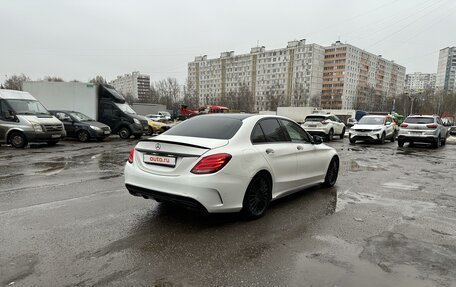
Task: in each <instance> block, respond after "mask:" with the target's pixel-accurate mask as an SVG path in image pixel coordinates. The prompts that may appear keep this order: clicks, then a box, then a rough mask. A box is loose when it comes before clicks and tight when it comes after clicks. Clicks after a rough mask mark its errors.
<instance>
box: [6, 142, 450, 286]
mask: <svg viewBox="0 0 456 287" xmlns="http://www.w3.org/2000/svg"><path fill="white" fill-rule="evenodd" d="M453 142H454V141H453ZM135 143H136V142H135V141H134V140H129V141H122V140H120V139H119V138H109V139H107V140H106V141H105V142H101V143H100V142H92V143H78V142H75V141H62V142H61V143H59V144H58V145H57V146H55V147H46V146H32V147H31V148H27V149H24V150H17V149H13V148H12V147H9V146H0V286H107V285H109V286H456V145H452V144H447V145H446V146H445V147H442V148H440V149H438V150H435V149H431V148H429V147H427V146H419V145H417V146H412V147H410V146H408V145H406V146H405V147H404V148H398V147H397V143H385V144H384V145H378V144H372V145H367V144H356V145H350V144H349V143H348V139H344V140H340V139H339V140H335V141H333V142H330V143H328V144H329V145H330V146H333V147H334V148H336V149H337V151H338V152H339V155H340V158H341V170H340V173H339V179H338V181H337V184H336V186H335V187H333V188H330V189H327V188H321V187H314V188H310V189H306V190H303V191H301V192H299V193H297V194H294V195H292V196H289V197H287V198H284V199H282V200H279V201H277V202H274V203H273V204H272V206H271V207H270V210H269V211H268V213H267V214H266V216H264V217H263V218H261V219H258V220H255V221H245V220H244V219H243V218H242V217H240V216H239V215H237V214H226V215H211V216H207V215H202V214H199V213H196V212H193V211H189V210H186V209H183V208H180V207H176V206H173V205H170V204H159V203H157V202H155V201H153V200H145V199H142V198H138V197H133V196H131V195H129V194H128V192H127V190H126V189H125V187H124V185H123V166H124V164H125V161H126V159H127V158H128V153H129V151H130V149H131V148H132V147H133V146H134V144H135Z"/></svg>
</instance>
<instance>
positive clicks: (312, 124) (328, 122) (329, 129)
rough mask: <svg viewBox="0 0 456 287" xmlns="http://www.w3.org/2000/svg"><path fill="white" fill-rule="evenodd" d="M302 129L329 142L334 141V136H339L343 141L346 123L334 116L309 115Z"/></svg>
mask: <svg viewBox="0 0 456 287" xmlns="http://www.w3.org/2000/svg"><path fill="white" fill-rule="evenodd" d="M302 127H303V128H304V129H305V130H306V131H307V132H308V133H309V134H311V135H318V136H322V137H325V138H326V139H327V140H328V141H332V140H333V137H334V135H338V136H339V137H340V139H343V138H344V136H345V125H344V123H343V122H342V121H341V120H340V119H339V118H338V117H337V116H335V115H332V114H311V115H308V116H307V117H306V118H305V120H304V123H303V124H302Z"/></svg>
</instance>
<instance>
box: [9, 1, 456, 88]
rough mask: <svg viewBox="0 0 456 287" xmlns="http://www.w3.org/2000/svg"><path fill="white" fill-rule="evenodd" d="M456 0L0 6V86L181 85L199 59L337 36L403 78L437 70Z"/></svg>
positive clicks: (455, 22)
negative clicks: (169, 81)
mask: <svg viewBox="0 0 456 287" xmlns="http://www.w3.org/2000/svg"><path fill="white" fill-rule="evenodd" d="M454 15H456V1H455V0H382V1H378V0H375V1H374V0H344V1H340V0H319V1H316V0H313V1H304V0H295V1H291V0H290V1H288V0H280V1H268V0H261V1H260V0H258V1H257V0H234V1H233V0H231V1H217V0H201V1H190V0H187V1H186V0H182V1H172V0H171V1H170V0H161V1H145V0H144V1H139V0H137V1H131V0H129V1H113V0H109V1H100V0H87V1H86V0H70V1H66V0H55V1H51V0H0V39H1V40H0V76H1V78H0V80H1V81H0V82H3V81H4V80H5V77H6V75H8V76H10V75H12V74H19V73H24V74H26V75H28V76H29V77H31V78H32V79H37V78H43V77H44V76H47V75H50V76H60V77H63V78H64V79H65V80H73V79H77V80H80V81H87V80H88V79H90V78H92V77H94V76H95V75H102V76H104V77H105V78H107V79H108V80H112V79H114V78H115V77H116V76H117V75H122V74H125V73H130V72H132V71H140V72H142V73H145V74H149V75H150V76H151V80H152V81H155V80H159V79H163V78H166V77H175V78H177V79H178V80H179V82H180V83H184V80H185V78H186V76H187V63H188V62H189V61H192V60H193V59H194V57H195V56H197V55H208V57H209V58H214V57H219V56H220V52H222V51H231V50H234V51H235V53H236V54H243V53H248V52H250V48H251V47H253V46H256V45H257V43H259V45H260V46H266V49H273V48H281V47H285V46H286V44H287V42H288V41H290V40H295V39H306V41H307V43H317V44H320V45H330V44H331V43H333V42H334V41H336V40H338V39H340V40H341V41H342V42H347V43H350V44H352V45H355V46H357V47H360V48H363V49H365V50H367V51H369V52H372V53H375V54H382V55H383V57H385V58H387V59H389V60H394V61H395V62H397V63H398V64H401V65H403V66H405V67H406V68H407V73H412V72H428V73H435V72H436V70H437V59H438V52H439V50H440V49H442V48H444V47H448V46H456V17H455V16H454Z"/></svg>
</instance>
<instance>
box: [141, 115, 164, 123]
mask: <svg viewBox="0 0 456 287" xmlns="http://www.w3.org/2000/svg"><path fill="white" fill-rule="evenodd" d="M145 117H146V118H147V119H148V120H152V121H156V122H158V121H164V120H165V116H163V115H159V114H148V115H145Z"/></svg>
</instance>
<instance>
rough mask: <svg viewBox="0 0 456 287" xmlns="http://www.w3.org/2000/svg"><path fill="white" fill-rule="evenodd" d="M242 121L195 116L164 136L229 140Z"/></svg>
mask: <svg viewBox="0 0 456 287" xmlns="http://www.w3.org/2000/svg"><path fill="white" fill-rule="evenodd" d="M241 126H242V121H241V120H239V119H234V118H230V117H214V116H196V117H194V118H191V119H188V120H186V121H183V122H182V123H180V124H179V125H177V126H175V127H173V128H172V129H170V130H168V131H167V132H165V133H164V134H166V135H173V136H185V137H197V138H209V139H224V140H227V139H230V138H232V137H233V136H234V135H235V134H236V132H237V131H238V130H239V128H240V127H241Z"/></svg>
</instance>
